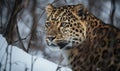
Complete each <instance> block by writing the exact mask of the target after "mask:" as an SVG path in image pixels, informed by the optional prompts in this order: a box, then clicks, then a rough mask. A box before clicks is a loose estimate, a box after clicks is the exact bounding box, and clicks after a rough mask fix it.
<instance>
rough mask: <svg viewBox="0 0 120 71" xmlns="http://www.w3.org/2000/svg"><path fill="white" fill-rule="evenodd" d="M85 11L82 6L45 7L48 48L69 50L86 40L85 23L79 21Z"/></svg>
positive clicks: (50, 5) (49, 5)
mask: <svg viewBox="0 0 120 71" xmlns="http://www.w3.org/2000/svg"><path fill="white" fill-rule="evenodd" d="M84 11H85V9H84V6H83V5H82V4H78V5H67V6H62V7H54V6H53V5H52V4H48V5H47V7H46V13H47V20H46V24H45V29H46V41H47V44H48V45H49V46H59V47H60V49H63V48H64V49H70V48H72V47H74V46H77V45H79V44H80V43H81V42H83V41H84V40H85V39H86V27H85V21H81V20H80V19H81V18H82V17H84V16H82V14H83V12H84Z"/></svg>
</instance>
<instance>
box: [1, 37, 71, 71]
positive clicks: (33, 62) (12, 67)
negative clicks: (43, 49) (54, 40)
mask: <svg viewBox="0 0 120 71" xmlns="http://www.w3.org/2000/svg"><path fill="white" fill-rule="evenodd" d="M57 67H58V65H57V64H55V63H53V62H50V61H48V60H46V59H44V58H40V57H36V56H32V55H30V54H28V53H26V52H24V51H23V50H22V49H20V48H18V47H16V46H12V45H8V44H7V42H6V40H5V38H3V37H2V35H0V71H56V69H57ZM60 71H71V70H70V69H69V68H66V67H62V68H61V70H60Z"/></svg>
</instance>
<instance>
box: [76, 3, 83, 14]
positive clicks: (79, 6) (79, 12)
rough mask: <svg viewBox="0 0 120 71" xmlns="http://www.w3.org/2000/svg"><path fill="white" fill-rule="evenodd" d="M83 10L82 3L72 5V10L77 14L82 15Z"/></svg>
mask: <svg viewBox="0 0 120 71" xmlns="http://www.w3.org/2000/svg"><path fill="white" fill-rule="evenodd" d="M83 10H84V6H83V5H82V4H77V5H75V6H74V12H76V14H77V15H78V16H82V14H83Z"/></svg>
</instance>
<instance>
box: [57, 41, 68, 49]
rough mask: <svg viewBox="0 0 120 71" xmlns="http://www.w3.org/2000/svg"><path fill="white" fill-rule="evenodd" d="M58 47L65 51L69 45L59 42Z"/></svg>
mask: <svg viewBox="0 0 120 71" xmlns="http://www.w3.org/2000/svg"><path fill="white" fill-rule="evenodd" d="M57 45H58V46H59V48H60V49H63V48H64V47H65V46H66V45H68V43H67V42H59V43H57Z"/></svg>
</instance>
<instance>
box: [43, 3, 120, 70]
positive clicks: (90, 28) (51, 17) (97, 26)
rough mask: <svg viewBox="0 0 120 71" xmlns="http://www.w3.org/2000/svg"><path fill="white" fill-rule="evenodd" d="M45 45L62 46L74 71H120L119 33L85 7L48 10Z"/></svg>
mask: <svg viewBox="0 0 120 71" xmlns="http://www.w3.org/2000/svg"><path fill="white" fill-rule="evenodd" d="M46 13H47V21H46V24H45V26H46V41H47V43H48V45H49V46H53V47H54V46H59V47H60V49H62V51H63V52H65V54H63V55H66V56H65V57H66V58H67V59H68V63H69V64H70V67H71V68H72V70H73V71H120V30H119V29H118V28H116V27H114V26H112V25H108V24H105V23H104V22H102V21H101V20H100V19H98V18H97V17H95V16H94V15H93V14H91V13H90V12H89V11H88V10H87V9H86V8H85V7H84V6H83V5H82V4H78V5H66V6H62V7H53V6H52V5H51V4H48V6H47V7H46Z"/></svg>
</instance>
